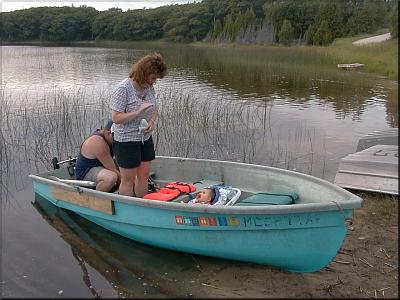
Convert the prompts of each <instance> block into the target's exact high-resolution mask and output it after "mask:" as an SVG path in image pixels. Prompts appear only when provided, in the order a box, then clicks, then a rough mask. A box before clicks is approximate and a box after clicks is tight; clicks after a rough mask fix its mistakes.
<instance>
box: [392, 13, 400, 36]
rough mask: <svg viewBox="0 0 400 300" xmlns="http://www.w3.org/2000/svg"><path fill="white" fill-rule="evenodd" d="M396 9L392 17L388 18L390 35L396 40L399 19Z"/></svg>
mask: <svg viewBox="0 0 400 300" xmlns="http://www.w3.org/2000/svg"><path fill="white" fill-rule="evenodd" d="M398 13H399V12H398V7H397V6H396V7H395V9H393V12H392V16H391V18H390V35H391V36H392V38H393V39H394V38H397V37H398V36H399V17H398Z"/></svg>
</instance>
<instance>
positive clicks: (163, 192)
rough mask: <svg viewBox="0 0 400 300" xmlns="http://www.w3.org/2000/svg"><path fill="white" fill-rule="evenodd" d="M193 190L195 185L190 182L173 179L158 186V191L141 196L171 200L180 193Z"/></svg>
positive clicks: (150, 198)
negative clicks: (162, 185) (164, 184)
mask: <svg viewBox="0 0 400 300" xmlns="http://www.w3.org/2000/svg"><path fill="white" fill-rule="evenodd" d="M195 191H196V186H194V185H193V184H191V183H186V182H182V181H173V182H169V183H167V185H166V186H165V187H162V188H160V190H159V191H158V192H156V193H149V194H146V195H144V197H143V198H144V199H148V200H159V201H171V200H172V199H175V198H177V197H178V196H179V195H181V194H189V193H192V192H195Z"/></svg>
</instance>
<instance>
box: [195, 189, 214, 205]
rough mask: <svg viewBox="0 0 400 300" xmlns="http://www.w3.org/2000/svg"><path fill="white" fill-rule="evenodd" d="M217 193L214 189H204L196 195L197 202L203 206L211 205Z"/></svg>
mask: <svg viewBox="0 0 400 300" xmlns="http://www.w3.org/2000/svg"><path fill="white" fill-rule="evenodd" d="M214 197H215V192H214V190H213V189H212V188H204V189H202V190H201V191H200V192H198V193H197V195H196V202H197V203H203V204H211V203H212V201H213V200H214Z"/></svg>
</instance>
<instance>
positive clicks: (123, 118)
mask: <svg viewBox="0 0 400 300" xmlns="http://www.w3.org/2000/svg"><path fill="white" fill-rule="evenodd" d="M153 105H154V104H153V103H149V102H145V103H142V105H140V107H139V109H138V110H135V111H130V112H120V111H116V110H112V111H111V119H112V121H113V122H114V123H116V124H125V123H128V122H130V121H132V120H133V119H135V118H137V117H138V116H139V115H140V114H141V113H142V112H143V111H144V110H146V109H147V108H149V107H151V106H153Z"/></svg>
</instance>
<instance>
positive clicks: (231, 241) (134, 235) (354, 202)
mask: <svg viewBox="0 0 400 300" xmlns="http://www.w3.org/2000/svg"><path fill="white" fill-rule="evenodd" d="M53 164H54V162H53ZM71 167H72V166H71V165H69V166H66V167H61V168H58V169H55V170H51V171H48V172H45V173H41V174H37V175H29V176H30V177H31V178H32V180H33V186H34V191H35V193H37V194H38V195H40V196H42V197H43V198H45V199H46V200H48V201H50V202H51V203H53V204H54V205H56V206H58V207H60V208H63V209H66V210H70V211H73V212H75V213H77V214H78V215H80V216H82V217H84V218H86V219H88V220H89V221H92V222H94V223H96V224H98V225H100V226H102V227H104V228H106V229H108V230H110V231H112V232H114V233H116V234H119V235H122V236H124V237H126V238H129V239H132V240H135V241H138V242H141V243H144V244H148V245H152V246H155V247H160V248H166V249H171V250H176V251H181V252H187V253H194V254H200V255H207V256H212V257H220V258H224V259H233V260H239V261H246V262H253V263H258V264H264V265H269V266H273V267H277V268H281V269H284V270H288V271H292V272H302V273H305V272H315V271H318V270H320V269H321V268H323V267H325V266H327V265H328V264H329V263H330V262H331V261H332V260H333V259H334V258H335V256H336V254H337V252H338V251H339V249H340V247H341V246H342V244H343V242H344V239H345V237H346V234H347V229H348V224H349V222H351V219H352V214H353V211H354V209H357V208H360V207H361V205H362V199H361V198H359V197H358V196H356V195H354V194H352V193H350V192H348V191H346V190H344V189H343V188H340V187H338V186H336V185H334V184H332V183H329V182H327V181H325V180H322V179H319V178H316V177H313V176H309V175H306V174H301V173H298V172H293V171H289V170H283V169H278V168H272V167H267V166H261V165H254V164H246V163H238V162H228V161H219V160H208V159H193V158H180V157H166V156H158V157H156V159H155V160H154V161H153V164H152V177H153V178H154V181H155V182H156V183H157V184H158V185H160V186H163V185H164V184H166V183H168V182H171V181H184V182H187V183H194V184H195V185H196V188H197V191H199V190H200V189H201V188H203V187H206V186H211V185H215V184H225V185H230V186H233V187H235V188H236V189H238V190H240V196H239V197H237V199H236V200H235V202H234V203H231V204H230V205H224V206H215V205H189V204H187V203H185V202H187V201H188V200H189V199H190V195H189V194H187V195H181V196H179V197H178V198H177V199H174V200H173V201H169V202H165V201H156V200H147V199H143V198H136V197H128V196H123V195H119V194H118V193H106V192H100V191H96V190H94V189H93V188H90V187H85V186H81V185H79V182H77V181H75V180H74V177H73V175H71V174H73V172H71ZM194 193H195V192H194ZM292 195H296V197H298V199H297V198H296V199H297V200H296V202H295V203H289V202H288V203H285V202H284V201H280V200H278V202H277V201H276V199H277V198H282V199H284V198H288V197H290V198H293V197H292ZM281 196H282V197H281ZM271 197H272V198H271ZM254 199H256V201H250V200H254ZM271 199H273V200H271ZM274 203H275V204H274Z"/></svg>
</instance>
